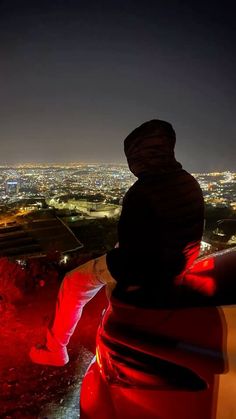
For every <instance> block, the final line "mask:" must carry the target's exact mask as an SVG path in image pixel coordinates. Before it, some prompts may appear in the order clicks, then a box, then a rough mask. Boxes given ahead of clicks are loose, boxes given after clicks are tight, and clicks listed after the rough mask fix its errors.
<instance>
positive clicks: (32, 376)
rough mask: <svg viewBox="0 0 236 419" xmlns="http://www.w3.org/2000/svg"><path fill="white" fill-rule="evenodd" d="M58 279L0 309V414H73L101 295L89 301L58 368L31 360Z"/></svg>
mask: <svg viewBox="0 0 236 419" xmlns="http://www.w3.org/2000/svg"><path fill="white" fill-rule="evenodd" d="M58 287H59V284H54V286H52V285H50V286H49V285H47V284H46V285H45V287H43V288H38V289H37V290H34V291H33V292H32V293H31V294H30V295H28V296H25V297H24V299H23V300H22V301H21V302H20V303H18V304H17V305H16V306H15V308H11V309H9V310H7V311H6V312H3V313H0V314H1V317H0V419H3V418H4V419H12V418H17V419H36V418H37V419H46V418H47V419H64V418H70V419H75V418H79V396H80V387H81V382H82V379H83V376H84V373H85V371H86V369H87V367H88V365H89V363H90V361H91V359H92V358H93V352H94V349H95V336H96V329H97V326H98V324H99V320H100V315H101V312H102V310H103V308H104V307H105V305H106V298H105V294H104V293H103V291H102V292H100V294H99V295H98V296H97V297H96V298H95V299H94V301H92V302H90V303H89V304H88V306H87V307H86V309H85V310H84V314H83V316H82V319H81V321H80V322H79V324H78V327H77V329H76V332H75V334H74V336H73V338H72V339H71V342H70V344H69V347H68V352H69V356H70V362H69V363H68V364H67V365H66V366H64V367H49V366H41V365H36V364H33V363H32V362H31V361H30V359H29V357H28V353H29V350H30V347H31V346H32V345H34V344H35V343H43V341H44V336H45V329H46V326H47V324H48V322H49V319H50V318H51V316H52V314H53V309H54V302H55V299H56V295H57V291H58Z"/></svg>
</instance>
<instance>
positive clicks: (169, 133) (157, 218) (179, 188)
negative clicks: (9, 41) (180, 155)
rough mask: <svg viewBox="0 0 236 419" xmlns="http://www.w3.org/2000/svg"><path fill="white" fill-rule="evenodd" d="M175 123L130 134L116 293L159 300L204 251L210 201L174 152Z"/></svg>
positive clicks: (113, 256) (114, 269)
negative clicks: (129, 178) (130, 177)
mask: <svg viewBox="0 0 236 419" xmlns="http://www.w3.org/2000/svg"><path fill="white" fill-rule="evenodd" d="M174 145H175V133H174V131H173V128H172V127H171V125H170V124H168V123H166V122H164V121H159V120H153V121H149V122H147V123H145V124H143V125H141V126H140V127H139V128H137V129H136V130H135V131H133V132H132V133H131V134H130V135H129V136H128V137H127V139H126V140H125V153H126V156H127V160H128V163H129V166H130V169H131V171H132V172H133V173H134V174H135V175H136V176H137V177H138V180H137V182H136V183H135V184H134V185H133V186H132V187H131V188H130V189H129V191H128V192H127V194H126V196H125V198H124V202H123V208H122V213H121V217H120V220H119V226H118V237H119V248H118V249H114V250H112V251H111V252H110V253H108V255H107V263H108V268H109V270H110V272H111V274H112V276H113V277H114V278H115V279H116V280H117V286H116V288H115V290H114V292H113V295H114V296H115V297H116V298H119V299H120V300H122V301H125V302H130V303H132V304H134V305H142V306H149V307H150V306H153V305H154V306H155V302H158V301H160V298H161V299H162V300H163V298H165V294H166V293H168V292H169V291H170V288H171V287H172V285H173V282H174V281H175V279H176V278H179V277H181V275H182V274H183V272H184V271H185V270H186V269H187V268H188V267H189V266H190V264H191V263H192V262H193V261H194V260H195V258H196V257H197V256H198V253H199V247H200V241H201V237H202V232H203V222H204V202H203V197H202V192H201V189H200V187H199V185H198V183H197V181H196V180H195V179H194V178H193V176H191V175H190V174H189V173H187V172H186V171H185V170H183V169H182V166H181V165H180V163H178V162H177V161H176V160H175V157H174Z"/></svg>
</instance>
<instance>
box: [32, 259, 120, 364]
mask: <svg viewBox="0 0 236 419" xmlns="http://www.w3.org/2000/svg"><path fill="white" fill-rule="evenodd" d="M114 284H115V280H114V279H113V278H112V276H111V275H110V273H109V271H108V270H107V265H106V256H105V255H103V256H101V257H100V258H97V259H94V260H91V261H89V262H87V263H85V264H84V265H81V266H80V267H78V268H76V269H74V270H73V271H71V272H69V273H68V274H67V275H66V276H65V278H64V280H63V282H62V284H61V287H60V290H59V293H58V297H57V302H56V309H55V315H54V318H53V321H52V323H51V325H50V326H49V328H48V330H47V337H46V345H45V346H44V347H41V348H37V347H34V348H32V349H31V351H30V358H31V360H32V361H33V362H36V363H41V364H51V365H65V364H66V363H67V362H68V361H69V357H68V353H67V350H66V346H67V344H68V342H69V340H70V337H71V336H72V334H73V332H74V330H75V328H76V325H77V323H78V321H79V320H80V317H81V314H82V311H83V307H84V306H85V304H87V302H88V301H90V300H91V299H92V298H93V297H94V296H95V295H96V294H97V292H98V291H99V290H100V289H101V287H103V286H104V285H107V286H108V287H112V286H114Z"/></svg>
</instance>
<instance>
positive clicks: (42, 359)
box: [29, 345, 69, 367]
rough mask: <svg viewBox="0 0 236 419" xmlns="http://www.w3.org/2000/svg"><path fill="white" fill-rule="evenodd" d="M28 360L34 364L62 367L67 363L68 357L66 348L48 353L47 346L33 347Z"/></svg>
mask: <svg viewBox="0 0 236 419" xmlns="http://www.w3.org/2000/svg"><path fill="white" fill-rule="evenodd" d="M29 356H30V359H31V361H32V362H34V363H36V364H43V365H54V366H56V367H63V365H66V364H67V362H69V355H68V352H67V349H66V347H62V348H60V349H59V350H58V351H50V350H49V349H48V348H47V346H45V345H44V346H43V345H40V346H39V345H37V346H33V347H32V348H31V350H30V353H29Z"/></svg>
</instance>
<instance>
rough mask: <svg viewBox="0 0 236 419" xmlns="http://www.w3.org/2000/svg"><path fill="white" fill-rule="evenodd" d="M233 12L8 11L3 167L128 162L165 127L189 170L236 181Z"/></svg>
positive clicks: (3, 31)
mask: <svg viewBox="0 0 236 419" xmlns="http://www.w3.org/2000/svg"><path fill="white" fill-rule="evenodd" d="M204 3H206V4H204ZM233 5H234V2H233V1H227V0H226V1H224V2H216V1H206V2H203V1H196V2H195V1H194V2H193V1H192V2H191V1H187V0H186V1H185V0H181V1H177V0H176V1H171V0H162V1H158V0H154V1H152V0H150V1H142V2H141V1H139V0H130V1H129V0H121V1H119V0H117V1H116V0H114V1H113V0H109V1H108V0H107V1H102V0H101V1H92V0H91V1H89V2H88V1H86V0H83V1H80V0H64V1H62V0H48V1H43V0H41V1H38V0H33V1H32V0H31V1H24V0H21V1H16V0H15V1H12V0H2V1H1V2H0V57H1V58H0V60H1V77H0V138H1V154H0V156H1V157H0V164H3V163H23V162H29V161H34V162H73V161H88V162H91V161H93V162H94V161H98V162H103V161H104V162H125V159H124V156H123V139H124V138H125V136H126V135H127V134H128V133H129V132H130V131H131V130H132V129H133V128H135V127H136V126H137V125H139V124H140V123H142V122H144V121H145V120H148V119H152V118H161V119H166V120H168V121H169V122H171V123H172V124H173V126H174V128H175V130H176V133H177V145H176V155H177V158H178V159H179V160H180V161H181V162H182V163H183V165H184V166H185V167H186V168H187V169H189V170H191V171H203V170H209V171H211V170H226V169H229V170H236V164H235V156H236V145H235V144H236V122H235V121H236V116H235V110H236V46H235V45H236V25H235V13H234V10H233Z"/></svg>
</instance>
